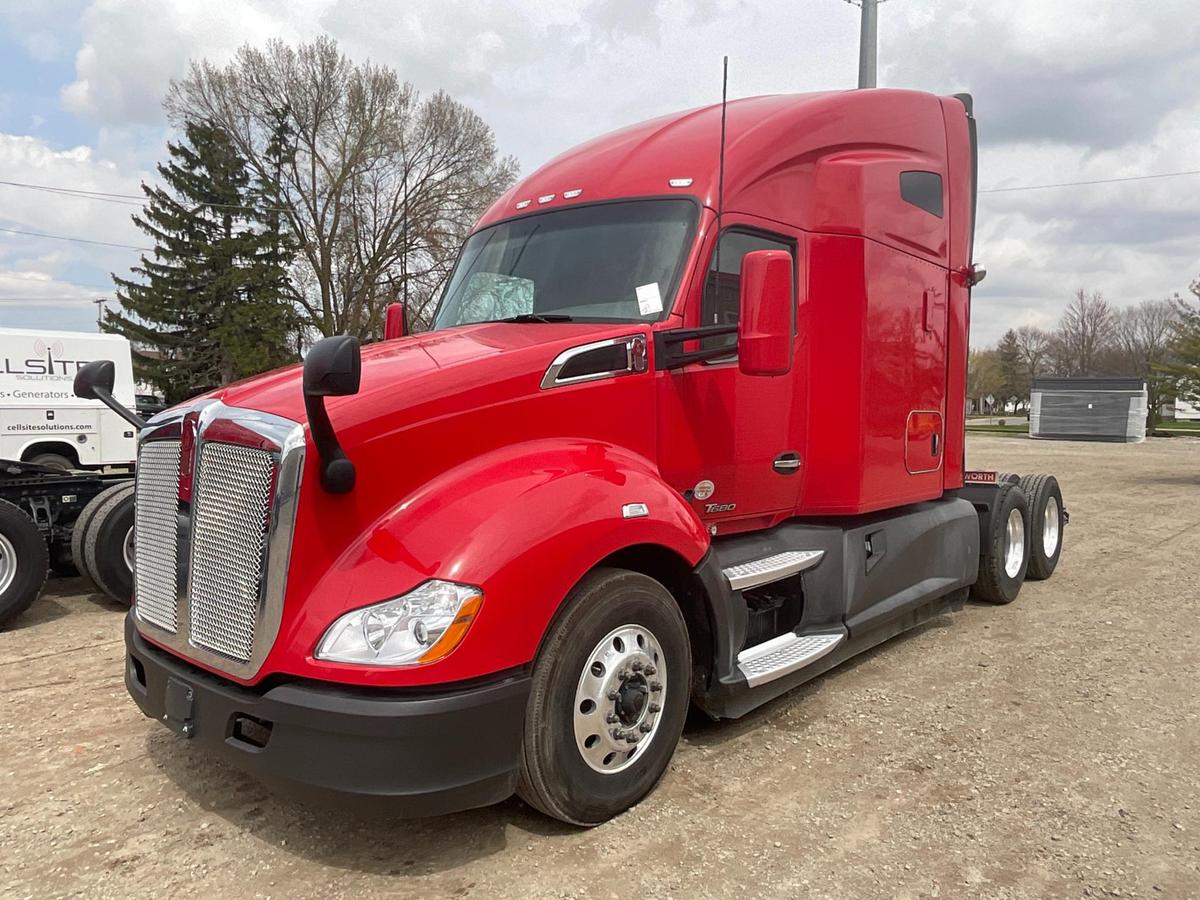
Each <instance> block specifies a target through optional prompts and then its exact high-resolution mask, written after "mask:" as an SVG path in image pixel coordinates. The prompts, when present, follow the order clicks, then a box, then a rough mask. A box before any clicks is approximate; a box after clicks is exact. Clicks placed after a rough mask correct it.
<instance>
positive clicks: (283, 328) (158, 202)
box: [104, 122, 296, 403]
mask: <svg viewBox="0 0 1200 900" xmlns="http://www.w3.org/2000/svg"><path fill="white" fill-rule="evenodd" d="M278 137H279V140H278V141H277V145H276V150H275V152H276V153H277V155H278V157H279V159H280V164H281V165H282V163H283V161H284V154H285V153H286V146H287V141H286V138H287V135H286V133H283V132H281V133H280V134H279V136H278ZM167 152H168V154H169V160H168V161H167V162H165V163H161V164H159V166H158V172H159V174H160V175H161V176H162V179H163V181H164V183H165V187H150V186H148V185H143V186H142V190H143V191H144V192H145V194H146V197H147V201H148V202H147V204H146V207H145V209H144V210H143V212H142V213H141V214H140V215H135V216H134V217H133V221H134V223H135V224H136V225H137V226H138V227H139V228H141V229H142V230H143V231H144V232H146V234H148V235H149V236H150V237H152V238H153V239H154V242H155V250H154V254H153V257H150V256H143V257H142V259H141V264H140V265H138V266H134V267H133V269H132V271H133V274H134V275H135V276H140V277H138V278H136V279H135V278H119V277H116V276H114V277H113V280H114V281H115V282H116V284H117V286H118V291H117V297H118V299H119V301H120V303H121V307H122V309H121V311H120V312H109V313H107V315H106V317H105V321H104V329H105V330H106V331H110V332H115V333H118V334H122V335H124V336H125V337H127V338H129V339H130V341H131V342H132V343H133V359H134V370H135V374H136V376H137V378H138V379H139V380H142V381H145V382H148V383H149V384H152V385H154V386H155V387H156V388H157V389H159V390H161V391H162V392H163V394H164V396H165V397H166V399H167V401H168V402H169V403H174V402H178V401H179V400H182V399H186V398H187V397H189V396H192V395H194V394H196V393H199V392H202V391H205V390H209V389H211V388H214V387H218V386H220V385H223V384H228V383H229V382H230V381H233V380H235V379H238V378H244V377H246V376H249V375H254V374H256V373H258V372H262V371H265V370H267V369H271V368H275V367H277V366H280V365H283V364H286V363H288V362H292V361H294V360H295V359H296V354H295V352H294V350H292V349H291V347H290V340H289V339H290V337H291V336H292V334H293V333H294V332H295V330H296V314H295V309H294V307H293V305H292V303H291V302H290V300H289V299H288V292H289V287H288V279H287V267H288V265H289V263H290V261H291V257H292V253H293V250H292V247H291V245H290V243H289V242H288V240H287V239H286V238H285V236H284V235H283V232H282V230H281V227H280V217H279V215H278V213H277V208H278V204H277V203H275V202H273V201H272V198H273V197H276V196H277V195H278V191H276V190H274V189H273V187H272V186H271V185H270V184H266V183H264V182H263V181H262V180H261V179H259V180H255V179H252V178H251V176H250V174H249V170H248V167H247V165H246V162H245V160H244V159H243V158H242V157H241V155H240V154H239V153H238V152H237V151H236V149H235V148H234V146H233V144H232V143H231V142H230V140H229V139H228V137H226V135H225V134H224V133H223V132H222V131H221V130H220V129H217V128H214V127H212V126H210V125H207V124H204V123H198V122H189V123H187V124H186V125H185V128H184V140H183V141H181V142H179V143H172V144H168V145H167Z"/></svg>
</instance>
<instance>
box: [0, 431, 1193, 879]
mask: <svg viewBox="0 0 1200 900" xmlns="http://www.w3.org/2000/svg"><path fill="white" fill-rule="evenodd" d="M968 462H969V464H970V465H971V466H973V467H976V468H984V467H994V468H1003V469H1007V470H1014V471H1052V472H1056V473H1058V475H1059V477H1060V479H1061V481H1062V484H1063V489H1064V493H1065V495H1066V503H1067V507H1068V509H1069V510H1070V512H1071V515H1072V523H1071V525H1070V527H1069V529H1068V530H1067V535H1066V541H1067V546H1066V552H1065V556H1064V558H1063V562H1062V564H1061V566H1060V568H1059V570H1058V573H1057V574H1056V576H1055V577H1054V579H1052V580H1051V581H1048V582H1042V583H1031V584H1029V585H1027V586H1026V587H1025V590H1024V591H1023V593H1022V594H1021V597H1020V598H1019V600H1018V601H1017V602H1016V603H1015V604H1013V605H1012V606H1009V607H1004V608H992V607H984V606H976V605H969V606H968V607H967V609H966V610H964V611H963V612H961V613H959V614H956V615H954V616H946V617H942V618H940V619H937V620H935V621H933V622H931V623H929V624H928V625H926V626H925V627H923V628H922V629H920V630H918V631H916V632H913V633H911V634H909V635H907V636H905V637H901V638H898V639H896V640H894V641H891V642H890V643H888V644H885V645H884V646H882V647H880V648H878V649H877V650H875V651H874V652H872V653H870V654H867V655H866V656H864V657H861V658H859V659H858V660H857V661H855V662H852V663H850V664H848V665H846V666H843V667H842V668H841V669H838V670H836V671H834V672H832V673H830V674H828V675H826V676H824V677H822V678H820V679H818V680H817V681H816V682H815V683H813V684H810V685H808V686H806V687H804V688H801V689H799V690H797V691H794V692H793V693H791V694H789V695H788V696H786V697H783V698H781V699H780V700H778V701H776V702H774V703H772V704H770V705H769V706H767V707H766V708H765V709H761V710H759V711H758V712H757V713H754V714H752V715H751V716H749V717H748V718H747V719H744V720H741V721H738V722H725V723H721V724H709V723H705V722H695V723H693V724H691V725H690V726H689V728H688V730H687V732H686V733H685V735H684V741H683V745H682V746H681V747H680V750H679V752H678V754H677V755H676V757H675V762H674V764H673V766H672V768H671V771H670V772H669V774H668V776H667V778H666V779H665V781H664V782H663V784H662V785H661V787H660V788H659V789H658V791H656V792H655V793H654V794H653V795H652V796H651V797H650V798H649V799H648V800H647V801H646V802H644V803H643V804H642V805H641V806H640V807H638V808H637V809H635V810H633V811H632V812H630V813H628V814H626V815H624V816H622V817H621V818H620V819H618V820H617V821H614V822H611V823H609V824H607V825H604V826H602V827H600V828H596V829H594V830H591V831H578V830H574V829H570V828H566V827H562V826H559V825H557V824H555V823H552V822H549V821H547V820H546V819H544V818H541V817H540V816H538V815H537V814H535V813H533V812H531V811H530V810H529V809H528V808H526V807H525V806H524V805H523V804H521V803H520V802H519V801H517V800H511V801H509V802H507V803H505V804H502V805H500V806H498V807H495V808H492V809H487V810H481V811H477V812H471V813H464V814H461V815H456V816H450V817H446V818H442V819H434V820H428V821H418V822H403V821H387V820H379V819H367V818H364V817H362V816H358V815H356V814H354V813H353V812H351V811H346V810H342V811H334V812H330V811H323V810H311V809H308V808H306V807H304V806H300V805H296V804H295V803H292V802H289V801H284V800H280V799H277V798H275V797H273V796H272V795H270V794H268V793H266V792H265V791H264V790H263V789H261V788H260V787H259V786H258V785H257V784H256V783H254V782H253V781H251V780H249V779H247V778H246V777H244V776H242V775H241V774H239V773H238V772H237V771H234V770H232V769H229V768H226V767H224V766H222V765H218V764H215V763H213V762H210V761H209V760H208V759H206V758H205V757H204V756H203V755H202V754H200V753H197V752H195V751H194V749H193V748H192V747H190V746H189V745H187V744H186V743H185V742H183V741H181V740H178V739H176V738H175V737H174V736H173V735H172V734H170V733H169V732H168V731H167V730H166V729H165V728H162V727H161V726H159V725H157V724H156V723H154V722H150V721H149V720H147V719H144V718H143V717H142V716H141V714H140V713H139V712H138V711H137V709H136V708H135V707H134V705H133V703H132V702H131V701H130V700H129V699H128V698H127V697H126V695H125V690H124V687H123V685H122V682H121V670H122V647H121V640H120V630H121V611H120V610H119V609H118V608H116V607H115V606H113V605H112V604H111V603H109V602H107V601H105V600H103V599H101V598H100V597H99V596H97V595H94V594H89V593H86V592H85V591H86V585H85V584H84V583H83V582H82V581H79V580H69V581H58V582H53V583H52V585H51V588H50V590H49V592H48V595H47V596H45V597H44V598H43V599H42V600H40V601H39V602H38V604H37V605H35V606H34V607H33V608H32V609H31V610H30V612H29V613H28V614H27V615H26V616H25V617H23V618H22V619H21V621H20V623H19V624H18V626H17V627H16V628H15V629H13V630H10V631H8V632H5V633H3V634H0V685H3V687H2V689H0V895H3V896H6V897H20V896H61V895H74V894H84V895H87V896H89V897H128V896H171V895H196V894H199V895H207V896H208V897H225V896H235V895H236V896H243V897H251V896H276V897H283V896H309V895H320V896H322V897H343V896H354V897H358V896H380V895H391V896H395V895H421V896H447V895H449V896H467V895H474V896H482V897H491V896H521V897H535V896H536V897H543V896H545V897H560V896H562V897H575V896H579V897H582V896H587V897H610V896H611V897H627V896H635V895H639V896H649V897H680V898H682V897H695V896H730V895H741V896H760V895H761V896H789V897H791V896H800V895H812V896H821V897H835V898H845V897H859V896H864V897H865V896H898V897H938V896H940V897H966V896H979V897H1050V896H1055V897H1057V896H1062V897H1093V896H1124V897H1129V896H1138V897H1158V896H1162V897H1198V896H1200V651H1198V649H1197V648H1198V647H1200V625H1198V616H1197V614H1198V612H1200V603H1198V601H1200V490H1198V488H1200V441H1197V440H1194V439H1189V438H1171V439H1159V440H1155V441H1151V442H1149V443H1146V444H1142V445H1137V446H1126V445H1095V444H1064V443H1051V444H1047V443H1036V442H1032V441H1029V440H1027V439H1018V438H1001V437H983V436H972V438H971V440H970V450H969V459H968Z"/></svg>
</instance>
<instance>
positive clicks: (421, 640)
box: [314, 581, 483, 666]
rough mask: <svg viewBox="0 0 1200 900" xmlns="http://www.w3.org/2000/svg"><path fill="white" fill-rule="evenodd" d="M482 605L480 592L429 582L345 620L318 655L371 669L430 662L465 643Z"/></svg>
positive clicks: (338, 622)
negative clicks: (370, 667) (371, 667)
mask: <svg viewBox="0 0 1200 900" xmlns="http://www.w3.org/2000/svg"><path fill="white" fill-rule="evenodd" d="M482 603H483V592H482V591H481V590H479V588H476V587H471V586H469V585H465V584H455V583H454V582H452V581H426V582H425V583H424V584H422V585H419V586H418V587H416V588H414V589H413V590H411V591H409V592H408V593H407V594H403V595H402V596H399V597H396V598H395V599H393V600H385V601H384V602H382V603H376V604H375V605H373V606H367V607H364V608H363V609H356V610H354V611H353V612H348V613H346V614H345V615H344V616H341V617H340V618H339V619H337V620H336V621H335V622H334V623H333V624H332V625H330V626H329V628H328V629H327V630H326V631H325V636H324V637H322V638H321V641H320V643H319V644H317V650H316V653H315V654H314V655H315V656H316V658H317V659H321V660H325V661H327V662H342V663H357V664H359V665H365V666H407V665H420V664H423V663H430V662H433V661H434V660H438V659H441V658H442V657H443V656H445V655H446V654H448V653H449V652H450V651H451V650H453V649H454V648H455V647H457V646H458V645H459V643H461V642H462V639H463V637H464V636H465V635H466V633H467V629H468V628H470V627H471V622H472V621H474V619H475V615H476V613H478V611H479V607H480V605H481V604H482Z"/></svg>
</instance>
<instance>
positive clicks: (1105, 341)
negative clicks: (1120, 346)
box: [1051, 288, 1116, 376]
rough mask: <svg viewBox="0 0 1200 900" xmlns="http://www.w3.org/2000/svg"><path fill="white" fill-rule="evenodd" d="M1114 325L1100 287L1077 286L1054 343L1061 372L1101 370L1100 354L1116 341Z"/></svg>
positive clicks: (1061, 320)
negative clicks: (1093, 289) (1095, 288)
mask: <svg viewBox="0 0 1200 900" xmlns="http://www.w3.org/2000/svg"><path fill="white" fill-rule="evenodd" d="M1115 325H1116V317H1115V316H1114V314H1113V310H1112V307H1111V306H1109V304H1108V301H1107V300H1105V299H1104V296H1103V295H1102V294H1101V293H1100V292H1099V291H1092V292H1091V293H1088V292H1087V291H1085V290H1084V289H1083V288H1080V289H1079V290H1077V291H1076V292H1075V296H1074V298H1073V299H1072V300H1071V302H1070V304H1068V306H1067V309H1066V311H1065V312H1064V313H1063V316H1062V319H1060V320H1059V323H1058V331H1057V332H1056V333H1055V335H1054V340H1053V342H1052V345H1051V352H1052V355H1053V356H1054V358H1055V368H1056V369H1057V371H1058V374H1060V375H1074V376H1086V375H1096V374H1099V368H1100V367H1099V363H1100V361H1101V358H1102V356H1103V354H1104V352H1105V350H1107V349H1108V348H1109V347H1111V346H1112V345H1113V343H1114V338H1115V334H1114V331H1115Z"/></svg>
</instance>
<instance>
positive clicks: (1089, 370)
mask: <svg viewBox="0 0 1200 900" xmlns="http://www.w3.org/2000/svg"><path fill="white" fill-rule="evenodd" d="M1188 291H1189V293H1191V294H1192V295H1193V296H1194V298H1195V301H1196V302H1193V301H1192V300H1185V299H1184V298H1183V297H1181V296H1180V295H1178V294H1176V295H1174V296H1172V297H1168V298H1166V299H1164V300H1146V301H1144V302H1142V303H1139V304H1136V305H1134V306H1128V307H1124V308H1116V307H1114V306H1113V305H1112V304H1110V303H1109V302H1108V301H1107V300H1106V299H1105V298H1104V296H1103V295H1102V294H1101V293H1100V292H1099V291H1086V290H1084V289H1082V288H1080V289H1079V290H1077V291H1076V292H1075V295H1074V296H1073V297H1072V299H1071V302H1070V303H1069V304H1068V305H1067V308H1066V310H1065V311H1064V312H1063V315H1062V317H1061V318H1060V319H1059V322H1058V325H1057V327H1055V328H1054V329H1053V330H1050V331H1045V330H1043V329H1041V328H1037V327H1034V326H1030V325H1022V326H1021V327H1020V328H1015V329H1014V328H1010V329H1009V330H1008V331H1007V332H1005V334H1004V336H1003V337H1002V338H1001V339H1000V341H999V343H997V345H996V346H994V347H987V348H983V349H978V350H972V351H971V353H970V358H969V361H968V366H967V396H968V398H969V399H971V400H972V401H974V404H975V406H976V409H977V410H979V411H983V412H990V411H995V412H1004V411H1006V410H1007V409H1012V410H1014V411H1020V410H1022V409H1025V408H1027V406H1028V402H1029V393H1030V387H1031V384H1032V381H1033V379H1034V378H1036V377H1038V376H1040V375H1061V376H1070V377H1081V376H1101V375H1111V376H1132V377H1136V378H1141V379H1143V380H1144V381H1145V382H1146V387H1147V391H1148V400H1149V414H1148V415H1149V421H1148V425H1149V426H1150V427H1151V428H1153V426H1154V425H1155V424H1157V421H1158V417H1159V414H1160V412H1161V409H1162V406H1163V404H1165V403H1166V402H1167V401H1170V400H1174V399H1177V398H1179V399H1184V400H1191V401H1193V402H1200V278H1198V279H1197V280H1196V281H1193V282H1192V283H1191V285H1189V288H1188ZM989 396H991V397H992V398H993V401H994V402H993V403H992V404H991V408H990V409H989V408H988V404H987V403H986V399H985V398H987V397H989Z"/></svg>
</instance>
